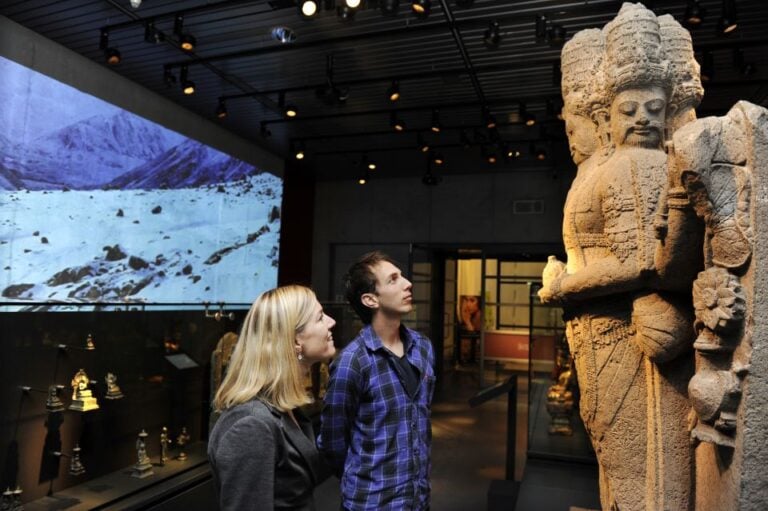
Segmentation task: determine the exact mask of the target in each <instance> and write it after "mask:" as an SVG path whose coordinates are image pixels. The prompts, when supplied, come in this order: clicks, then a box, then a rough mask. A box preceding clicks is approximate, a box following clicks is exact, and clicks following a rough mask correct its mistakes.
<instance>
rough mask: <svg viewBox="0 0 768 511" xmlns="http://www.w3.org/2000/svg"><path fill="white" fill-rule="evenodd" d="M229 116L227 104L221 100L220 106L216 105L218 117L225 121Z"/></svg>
mask: <svg viewBox="0 0 768 511" xmlns="http://www.w3.org/2000/svg"><path fill="white" fill-rule="evenodd" d="M226 116H227V104H226V103H225V102H224V100H223V99H222V98H219V104H218V105H216V117H218V118H219V119H223V118H225V117H226Z"/></svg>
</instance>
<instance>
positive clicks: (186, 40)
mask: <svg viewBox="0 0 768 511" xmlns="http://www.w3.org/2000/svg"><path fill="white" fill-rule="evenodd" d="M173 35H175V36H176V38H177V39H178V41H179V47H180V48H181V49H182V50H184V51H186V52H191V51H193V50H194V49H195V47H196V46H197V40H196V39H195V37H194V36H193V35H192V34H185V33H184V15H183V14H176V16H175V17H174V18H173Z"/></svg>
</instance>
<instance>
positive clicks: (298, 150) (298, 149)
mask: <svg viewBox="0 0 768 511" xmlns="http://www.w3.org/2000/svg"><path fill="white" fill-rule="evenodd" d="M291 152H292V153H293V157H294V158H296V159H297V160H303V159H304V157H305V156H306V155H307V148H306V147H305V146H304V142H302V141H301V140H298V141H296V142H293V143H291Z"/></svg>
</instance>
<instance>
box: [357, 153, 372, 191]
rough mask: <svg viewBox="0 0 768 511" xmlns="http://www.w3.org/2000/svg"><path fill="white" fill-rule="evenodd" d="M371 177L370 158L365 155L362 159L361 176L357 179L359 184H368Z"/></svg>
mask: <svg viewBox="0 0 768 511" xmlns="http://www.w3.org/2000/svg"><path fill="white" fill-rule="evenodd" d="M369 176H370V174H369V167H368V156H366V155H363V157H362V158H361V159H360V174H359V177H358V178H357V184H359V185H364V184H366V183H367V182H368V179H369Z"/></svg>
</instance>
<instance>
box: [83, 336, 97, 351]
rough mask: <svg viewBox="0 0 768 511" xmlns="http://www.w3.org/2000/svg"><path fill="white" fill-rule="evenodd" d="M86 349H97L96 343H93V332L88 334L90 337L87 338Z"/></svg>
mask: <svg viewBox="0 0 768 511" xmlns="http://www.w3.org/2000/svg"><path fill="white" fill-rule="evenodd" d="M85 349H86V350H88V351H93V350H95V349H96V345H95V344H93V336H92V335H91V334H88V337H86V339H85Z"/></svg>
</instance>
